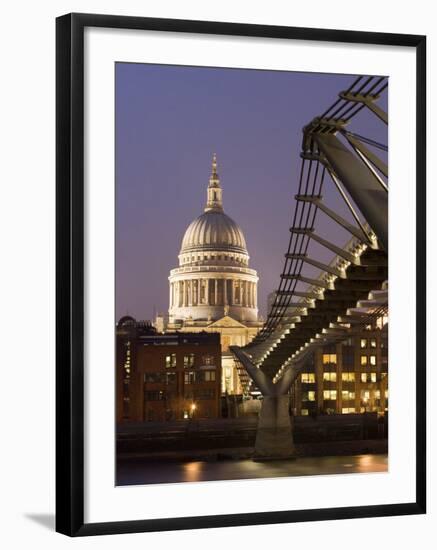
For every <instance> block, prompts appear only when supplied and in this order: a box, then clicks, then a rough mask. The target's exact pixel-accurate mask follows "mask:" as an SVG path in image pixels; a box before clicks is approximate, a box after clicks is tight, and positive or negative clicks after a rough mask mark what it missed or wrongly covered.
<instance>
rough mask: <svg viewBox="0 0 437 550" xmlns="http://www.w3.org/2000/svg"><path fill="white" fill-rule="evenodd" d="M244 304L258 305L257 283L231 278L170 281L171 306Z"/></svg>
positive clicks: (249, 305)
mask: <svg viewBox="0 0 437 550" xmlns="http://www.w3.org/2000/svg"><path fill="white" fill-rule="evenodd" d="M198 305H207V306H227V305H228V306H234V305H236V306H242V307H250V308H256V307H257V285H256V283H254V282H252V281H247V280H244V279H230V278H219V279H217V278H204V279H203V278H200V279H185V280H181V281H174V282H172V283H170V307H171V308H172V307H191V306H198Z"/></svg>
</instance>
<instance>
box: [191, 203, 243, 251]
mask: <svg viewBox="0 0 437 550" xmlns="http://www.w3.org/2000/svg"><path fill="white" fill-rule="evenodd" d="M206 250H216V251H218V250H222V251H223V252H227V251H229V252H239V253H240V254H247V249H246V240H245V238H244V235H243V232H242V231H241V229H240V227H239V226H238V225H237V224H236V223H235V222H234V220H233V219H232V218H230V217H229V216H227V215H226V214H225V213H224V212H219V211H216V210H208V211H207V212H204V213H203V214H202V215H201V216H199V217H198V218H197V219H195V220H194V221H192V222H191V223H190V225H189V226H188V228H187V230H186V231H185V235H184V238H183V239H182V246H181V252H180V253H181V254H184V253H187V252H188V253H189V252H198V251H202V252H203V251H206Z"/></svg>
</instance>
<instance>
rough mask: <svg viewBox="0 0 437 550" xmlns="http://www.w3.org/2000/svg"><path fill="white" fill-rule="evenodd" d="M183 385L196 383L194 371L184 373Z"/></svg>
mask: <svg viewBox="0 0 437 550" xmlns="http://www.w3.org/2000/svg"><path fill="white" fill-rule="evenodd" d="M184 382H185V384H194V383H195V382H196V373H195V372H194V371H188V372H185V373H184Z"/></svg>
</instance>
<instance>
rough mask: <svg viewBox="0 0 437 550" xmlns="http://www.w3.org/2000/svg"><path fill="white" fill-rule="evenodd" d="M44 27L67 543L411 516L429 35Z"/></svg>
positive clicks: (115, 19) (148, 23) (420, 370)
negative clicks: (51, 84)
mask: <svg viewBox="0 0 437 550" xmlns="http://www.w3.org/2000/svg"><path fill="white" fill-rule="evenodd" d="M56 24H57V39H56V40H57V42H56V52H57V54H56V55H57V61H56V67H57V94H56V97H57V105H56V111H57V324H56V330H57V382H56V391H57V408H56V414H57V474H56V480H57V504H56V508H57V518H56V524H57V530H58V531H59V532H61V533H64V534H66V535H69V536H84V535H97V534H112V533H114V534H115V533H130V532H142V531H161V530H175V529H196V528H208V527H225V526H239V525H255V524H266V523H284V522H296V521H316V520H317V521H319V520H325V519H345V518H359V517H373V516H388V515H406V514H420V513H425V509H426V495H425V37H424V36H413V35H395V34H384V33H370V32H369V33H368V32H352V31H346V30H322V29H309V28H308V29H305V28H293V27H275V26H262V25H249V24H235V23H216V22H206V21H183V20H170V19H151V18H141V17H119V16H109V15H91V14H69V15H65V16H62V17H59V18H58V19H57V23H56ZM389 171H390V177H389ZM389 297H390V300H389Z"/></svg>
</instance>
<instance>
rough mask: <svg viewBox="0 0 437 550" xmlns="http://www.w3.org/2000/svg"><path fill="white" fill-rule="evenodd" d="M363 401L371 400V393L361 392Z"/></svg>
mask: <svg viewBox="0 0 437 550" xmlns="http://www.w3.org/2000/svg"><path fill="white" fill-rule="evenodd" d="M361 399H364V400H365V401H367V400H368V399H370V392H369V391H368V390H361Z"/></svg>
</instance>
